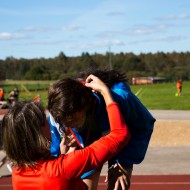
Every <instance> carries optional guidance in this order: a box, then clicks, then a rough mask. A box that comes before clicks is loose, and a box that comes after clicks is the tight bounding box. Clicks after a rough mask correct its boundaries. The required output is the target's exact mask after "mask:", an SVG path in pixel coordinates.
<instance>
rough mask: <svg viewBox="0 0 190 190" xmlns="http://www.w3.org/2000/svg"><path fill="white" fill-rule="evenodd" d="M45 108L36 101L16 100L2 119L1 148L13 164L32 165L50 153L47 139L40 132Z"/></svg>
mask: <svg viewBox="0 0 190 190" xmlns="http://www.w3.org/2000/svg"><path fill="white" fill-rule="evenodd" d="M45 122H46V115H45V110H44V108H43V107H42V105H41V104H40V103H37V102H32V101H30V102H18V103H17V104H16V105H15V106H14V107H12V108H10V110H9V112H8V113H7V114H5V116H4V118H3V120H2V137H3V149H4V150H5V152H6V154H7V156H8V158H9V159H10V160H11V161H13V164H14V165H16V166H19V167H24V166H29V167H34V166H35V165H36V162H37V161H38V160H40V159H46V156H49V155H50V153H49V152H50V151H49V147H48V146H47V139H46V137H44V135H43V133H42V127H43V126H45Z"/></svg>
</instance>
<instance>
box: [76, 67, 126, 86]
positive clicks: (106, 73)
mask: <svg viewBox="0 0 190 190" xmlns="http://www.w3.org/2000/svg"><path fill="white" fill-rule="evenodd" d="M90 74H93V75H95V76H97V77H98V78H100V79H101V80H102V81H103V82H104V83H105V84H106V85H107V86H108V87H111V86H112V85H113V84H115V83H118V82H127V78H126V75H125V73H122V72H119V71H116V70H91V69H90V70H87V71H83V72H80V73H79V74H77V75H76V78H78V80H79V81H80V80H84V81H85V80H86V78H87V77H88V76H89V75H90Z"/></svg>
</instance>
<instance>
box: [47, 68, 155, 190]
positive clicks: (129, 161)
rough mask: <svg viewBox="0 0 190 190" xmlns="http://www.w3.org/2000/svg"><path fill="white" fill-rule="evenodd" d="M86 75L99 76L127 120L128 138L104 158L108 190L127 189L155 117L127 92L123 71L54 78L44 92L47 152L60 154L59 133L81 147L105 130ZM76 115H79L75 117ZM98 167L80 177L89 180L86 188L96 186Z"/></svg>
mask: <svg viewBox="0 0 190 190" xmlns="http://www.w3.org/2000/svg"><path fill="white" fill-rule="evenodd" d="M89 74H93V75H95V76H97V77H99V78H100V79H101V80H102V81H103V82H104V83H106V84H107V86H108V87H109V88H110V91H111V94H112V97H113V99H114V100H115V101H116V102H117V103H118V104H119V107H120V110H121V113H122V115H123V117H124V120H125V122H126V123H127V125H128V127H129V130H130V133H131V140H130V141H129V143H128V145H127V146H125V147H124V148H123V149H122V151H121V152H120V153H119V154H117V155H116V156H115V157H113V158H112V159H111V160H109V161H108V176H107V179H106V181H107V182H108V187H107V189H108V190H111V189H118V190H119V189H121V190H123V189H129V187H130V178H131V174H132V170H133V164H139V163H141V162H142V161H143V159H144V157H145V155H146V151H147V148H148V145H149V141H150V138H151V135H152V132H153V128H154V122H155V118H154V117H153V116H152V115H151V113H150V112H149V111H148V110H147V108H146V107H145V106H144V105H143V104H142V103H141V101H140V100H139V99H138V98H137V97H136V96H135V95H134V93H133V92H132V91H131V89H130V87H129V85H128V84H127V79H126V76H125V74H124V73H121V72H118V71H116V70H105V71H101V70H95V71H90V70H89V71H86V72H81V73H80V74H79V75H78V76H77V77H75V78H65V79H62V80H59V81H57V82H56V83H55V84H54V85H53V86H52V87H51V88H50V89H49V93H48V110H49V116H48V121H49V124H50V128H51V133H52V144H51V154H52V155H54V156H58V155H59V154H60V150H59V144H60V137H61V134H62V133H63V132H66V131H67V133H68V129H69V131H70V133H72V134H73V135H74V136H75V137H76V138H75V139H76V141H77V143H78V148H83V147H85V146H87V145H89V144H91V143H92V142H93V141H95V140H97V139H99V138H100V137H101V136H104V135H105V134H107V133H109V129H110V126H109V121H108V117H107V112H106V106H105V103H104V100H103V97H102V96H101V95H100V94H97V93H92V91H91V90H90V89H88V88H87V87H85V86H84V85H83V83H85V79H86V78H87V76H89ZM79 116H80V117H79ZM100 171H101V166H100V168H98V169H96V170H92V171H89V172H87V173H85V174H84V175H83V176H81V177H82V178H83V179H86V180H87V181H88V182H89V189H91V190H94V189H96V188H97V184H98V179H99V175H100Z"/></svg>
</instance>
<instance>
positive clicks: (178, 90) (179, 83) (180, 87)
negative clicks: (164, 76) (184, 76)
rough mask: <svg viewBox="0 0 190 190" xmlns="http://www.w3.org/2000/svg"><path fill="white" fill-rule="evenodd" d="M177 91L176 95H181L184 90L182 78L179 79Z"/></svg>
mask: <svg viewBox="0 0 190 190" xmlns="http://www.w3.org/2000/svg"><path fill="white" fill-rule="evenodd" d="M176 87H177V93H176V96H180V95H181V92H182V80H178V81H177V83H176Z"/></svg>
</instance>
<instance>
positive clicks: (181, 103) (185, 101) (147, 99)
mask: <svg viewBox="0 0 190 190" xmlns="http://www.w3.org/2000/svg"><path fill="white" fill-rule="evenodd" d="M52 83H53V82H52V81H29V82H28V81H18V82H16V83H14V81H12V82H11V83H10V82H9V83H1V85H0V87H4V89H5V91H6V92H7V93H6V94H5V98H7V96H8V92H9V91H10V90H12V89H14V86H17V87H18V88H19V90H21V92H20V96H19V100H29V99H32V98H33V97H34V96H36V95H37V94H39V95H40V99H41V101H42V103H43V105H44V106H47V94H48V93H47V89H48V87H49V86H50V85H51V84H52ZM23 85H24V87H26V89H27V90H26V89H25V88H24V87H23ZM131 90H132V91H133V92H134V93H135V94H137V97H138V98H139V99H140V100H141V101H142V103H143V104H144V105H145V106H146V107H147V108H148V109H153V110H154V109H159V110H162V109H163V110H190V82H183V89H182V95H181V96H175V94H176V91H177V90H176V84H175V83H162V84H153V85H136V86H131Z"/></svg>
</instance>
